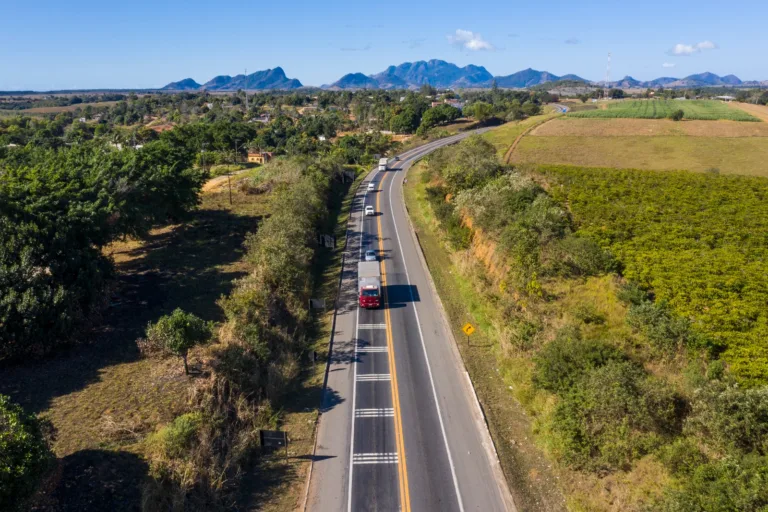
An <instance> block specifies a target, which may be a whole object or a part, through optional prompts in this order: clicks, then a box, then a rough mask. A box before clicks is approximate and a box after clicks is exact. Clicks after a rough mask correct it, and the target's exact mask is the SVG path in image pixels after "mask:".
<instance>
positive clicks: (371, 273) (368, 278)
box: [357, 261, 381, 308]
mask: <svg viewBox="0 0 768 512" xmlns="http://www.w3.org/2000/svg"><path fill="white" fill-rule="evenodd" d="M357 292H358V297H359V300H360V307H361V308H378V307H379V306H380V305H381V271H380V270H379V262H378V261H361V262H359V263H358V264H357Z"/></svg>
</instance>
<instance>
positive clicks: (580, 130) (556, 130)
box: [530, 105, 768, 137]
mask: <svg viewBox="0 0 768 512" xmlns="http://www.w3.org/2000/svg"><path fill="white" fill-rule="evenodd" d="M750 106H753V107H756V106H757V105H750ZM764 108H766V115H768V107H764ZM530 135H532V136H539V137H561V136H569V137H571V136H586V137H637V136H675V135H677V136H686V135H687V136H691V137H768V123H741V122H737V121H725V120H720V121H680V122H675V121H670V120H668V119H579V118H571V117H565V118H563V119H556V120H554V121H552V122H549V123H546V124H543V125H541V126H539V127H538V128H536V129H534V130H533V131H532V132H531V133H530Z"/></svg>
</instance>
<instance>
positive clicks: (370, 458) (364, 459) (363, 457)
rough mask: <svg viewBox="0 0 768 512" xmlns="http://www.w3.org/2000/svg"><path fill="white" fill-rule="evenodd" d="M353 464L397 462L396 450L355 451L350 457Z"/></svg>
mask: <svg viewBox="0 0 768 512" xmlns="http://www.w3.org/2000/svg"><path fill="white" fill-rule="evenodd" d="M352 462H353V463H354V464H397V463H398V459H397V452H395V453H355V454H354V456H353V459H352Z"/></svg>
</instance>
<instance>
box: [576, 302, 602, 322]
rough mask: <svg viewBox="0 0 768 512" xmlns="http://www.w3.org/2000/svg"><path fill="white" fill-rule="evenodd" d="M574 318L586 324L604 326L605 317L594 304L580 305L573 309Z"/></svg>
mask: <svg viewBox="0 0 768 512" xmlns="http://www.w3.org/2000/svg"><path fill="white" fill-rule="evenodd" d="M573 316H574V317H575V318H576V319H577V320H579V321H580V322H584V323H585V324H598V325H601V324H604V323H605V315H603V314H602V313H600V312H599V311H598V310H597V308H595V306H594V305H592V304H579V305H577V306H576V307H575V308H573Z"/></svg>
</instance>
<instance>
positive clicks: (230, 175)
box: [227, 139, 240, 206]
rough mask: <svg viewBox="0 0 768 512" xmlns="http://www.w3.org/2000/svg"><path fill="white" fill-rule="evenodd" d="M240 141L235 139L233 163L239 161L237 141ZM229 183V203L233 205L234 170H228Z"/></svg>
mask: <svg viewBox="0 0 768 512" xmlns="http://www.w3.org/2000/svg"><path fill="white" fill-rule="evenodd" d="M238 142H240V141H239V140H238V139H235V154H234V155H233V160H234V161H233V162H232V163H233V164H234V163H236V162H237V143H238ZM227 184H228V185H229V205H230V206H232V170H228V171H227Z"/></svg>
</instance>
